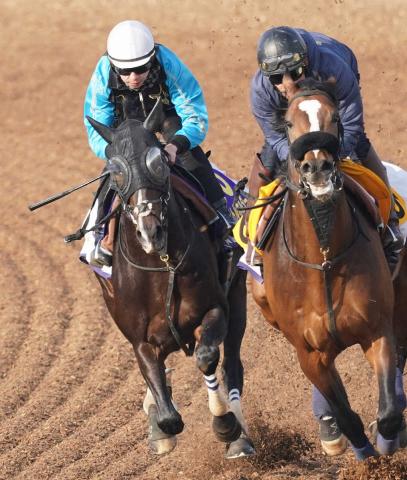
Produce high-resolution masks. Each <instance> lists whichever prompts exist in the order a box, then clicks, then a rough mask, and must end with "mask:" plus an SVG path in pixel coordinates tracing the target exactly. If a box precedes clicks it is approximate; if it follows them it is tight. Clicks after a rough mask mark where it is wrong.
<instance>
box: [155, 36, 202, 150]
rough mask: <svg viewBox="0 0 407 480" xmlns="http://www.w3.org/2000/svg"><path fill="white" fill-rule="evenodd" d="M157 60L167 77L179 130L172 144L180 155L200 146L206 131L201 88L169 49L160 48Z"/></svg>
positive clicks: (161, 46)
mask: <svg viewBox="0 0 407 480" xmlns="http://www.w3.org/2000/svg"><path fill="white" fill-rule="evenodd" d="M157 56H158V60H159V62H160V64H161V65H162V67H163V69H164V71H165V75H166V85H167V87H168V91H169V94H170V98H171V102H172V103H173V104H174V107H175V110H176V112H177V114H178V116H179V117H180V118H181V122H182V127H181V128H180V129H179V130H178V131H177V132H175V134H174V137H173V138H172V139H171V143H173V144H174V145H176V146H177V152H178V153H183V152H185V151H187V150H189V149H191V148H194V147H196V146H198V145H200V144H201V143H202V142H203V140H204V139H205V137H206V134H207V131H208V112H207V108H206V104H205V99H204V96H203V92H202V89H201V87H200V85H199V83H198V81H197V80H196V78H195V77H194V76H193V74H192V73H191V71H190V70H189V69H188V67H186V65H184V63H182V62H181V60H180V59H179V58H178V57H177V56H176V55H175V54H174V53H173V52H172V51H171V50H169V49H168V48H166V47H164V46H163V45H160V48H159V50H158V54H157Z"/></svg>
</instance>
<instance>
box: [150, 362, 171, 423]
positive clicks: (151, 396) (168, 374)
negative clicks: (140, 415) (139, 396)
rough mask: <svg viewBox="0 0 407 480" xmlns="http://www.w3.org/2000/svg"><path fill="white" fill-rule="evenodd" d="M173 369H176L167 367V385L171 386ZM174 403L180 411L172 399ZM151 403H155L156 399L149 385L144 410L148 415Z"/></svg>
mask: <svg viewBox="0 0 407 480" xmlns="http://www.w3.org/2000/svg"><path fill="white" fill-rule="evenodd" d="M173 370H174V369H173V368H166V369H165V376H166V379H167V387H171V373H172V371H173ZM172 404H173V405H174V408H175V410H177V411H178V408H177V405H176V404H175V403H174V401H172ZM151 405H155V400H154V397H153V394H152V393H151V390H150V389H149V388H148V387H147V392H146V396H145V397H144V401H143V410H144V412H145V414H146V415H148V409H149V408H150V406H151Z"/></svg>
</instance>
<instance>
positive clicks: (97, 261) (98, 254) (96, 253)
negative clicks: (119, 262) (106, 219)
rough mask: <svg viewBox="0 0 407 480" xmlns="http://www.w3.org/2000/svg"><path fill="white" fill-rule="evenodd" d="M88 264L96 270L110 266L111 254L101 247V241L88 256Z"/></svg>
mask: <svg viewBox="0 0 407 480" xmlns="http://www.w3.org/2000/svg"><path fill="white" fill-rule="evenodd" d="M89 264H90V265H93V266H94V267H98V268H102V267H111V266H112V254H111V253H110V252H109V250H106V248H103V247H102V245H101V240H99V241H98V242H97V243H96V245H95V249H94V250H93V252H92V253H91V254H90V260H89Z"/></svg>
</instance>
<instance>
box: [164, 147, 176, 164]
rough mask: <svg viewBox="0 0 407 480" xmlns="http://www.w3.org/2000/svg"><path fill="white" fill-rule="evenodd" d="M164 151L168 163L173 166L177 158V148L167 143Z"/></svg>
mask: <svg viewBox="0 0 407 480" xmlns="http://www.w3.org/2000/svg"><path fill="white" fill-rule="evenodd" d="M164 151H165V152H166V153H167V156H168V162H169V163H170V164H171V165H174V163H175V159H176V157H177V147H176V146H175V145H174V144H172V143H167V145H166V146H165V147H164Z"/></svg>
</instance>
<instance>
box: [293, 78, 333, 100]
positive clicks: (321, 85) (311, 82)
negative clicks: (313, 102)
mask: <svg viewBox="0 0 407 480" xmlns="http://www.w3.org/2000/svg"><path fill="white" fill-rule="evenodd" d="M296 85H297V87H298V88H299V90H298V92H297V94H298V93H300V92H310V93H311V92H323V93H325V94H326V95H327V96H328V97H329V98H330V99H331V100H332V102H333V103H334V104H335V105H337V103H338V99H337V93H336V84H335V83H334V82H330V81H326V82H322V81H319V80H316V79H315V78H312V77H307V78H304V79H303V80H299V81H298V82H297V83H296Z"/></svg>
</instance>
